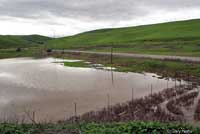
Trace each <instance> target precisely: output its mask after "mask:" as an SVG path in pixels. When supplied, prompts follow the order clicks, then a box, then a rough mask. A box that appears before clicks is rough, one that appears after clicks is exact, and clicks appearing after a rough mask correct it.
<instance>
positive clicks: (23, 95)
mask: <svg viewBox="0 0 200 134" xmlns="http://www.w3.org/2000/svg"><path fill="white" fill-rule="evenodd" d="M58 61H59V62H60V61H62V59H54V58H46V59H30V58H17V59H4V60H0V113H1V115H0V116H2V117H5V115H6V117H9V116H11V115H13V113H15V114H17V115H23V113H24V112H25V111H26V110H27V109H29V111H35V112H36V119H37V120H47V119H48V120H52V121H55V120H59V119H64V118H66V117H69V116H71V115H73V113H74V102H76V103H77V113H78V114H82V113H85V112H88V111H90V110H97V109H101V108H102V107H104V106H107V105H108V104H109V105H113V104H116V103H121V102H125V101H127V100H130V99H132V98H133V94H134V98H138V97H142V96H145V95H148V94H150V93H151V85H152V88H153V92H158V91H161V90H163V89H164V88H167V87H172V86H174V82H173V81H172V80H171V79H169V80H164V79H158V78H157V77H159V76H157V75H155V74H151V73H146V74H138V73H121V72H114V71H113V69H112V68H111V71H105V70H97V69H94V68H73V67H64V66H63V65H61V64H58V63H55V62H58ZM67 61H68V60H67ZM70 61H71V62H74V61H72V60H70ZM153 76H155V77H153ZM132 88H134V91H133V90H132ZM133 92H134V93H133ZM2 117H1V118H2Z"/></svg>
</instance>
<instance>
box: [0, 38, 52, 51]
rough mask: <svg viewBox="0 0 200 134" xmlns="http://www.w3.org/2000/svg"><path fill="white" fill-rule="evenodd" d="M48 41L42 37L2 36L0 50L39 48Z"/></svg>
mask: <svg viewBox="0 0 200 134" xmlns="http://www.w3.org/2000/svg"><path fill="white" fill-rule="evenodd" d="M48 40H50V38H49V37H45V36H41V35H22V36H20V35H0V49H7V48H17V47H31V46H37V45H40V44H43V43H44V42H46V41H48Z"/></svg>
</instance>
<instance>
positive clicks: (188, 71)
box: [53, 53, 200, 80]
mask: <svg viewBox="0 0 200 134" xmlns="http://www.w3.org/2000/svg"><path fill="white" fill-rule="evenodd" d="M53 56H56V57H62V58H64V57H65V58H67V59H68V58H71V59H81V60H85V61H89V62H91V63H94V64H102V65H104V66H112V67H115V68H116V71H120V72H139V73H141V72H151V73H157V74H160V75H163V76H167V77H177V78H182V79H185V80H187V78H188V76H189V77H190V78H191V79H190V80H192V79H194V78H193V77H192V76H195V77H196V78H199V77H200V64H194V63H184V62H180V61H167V60H154V59H140V58H139V59H138V58H128V57H116V56H114V57H113V61H112V62H113V64H111V60H110V56H106V55H105V56H103V55H96V54H85V53H66V54H57V53H54V54H53Z"/></svg>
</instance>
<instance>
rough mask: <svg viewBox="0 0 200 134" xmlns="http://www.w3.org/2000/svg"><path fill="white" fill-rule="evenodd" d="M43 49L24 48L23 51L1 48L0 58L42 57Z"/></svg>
mask: <svg viewBox="0 0 200 134" xmlns="http://www.w3.org/2000/svg"><path fill="white" fill-rule="evenodd" d="M40 51H41V50H39V49H38V48H29V49H22V51H21V52H16V50H15V49H0V59H4V58H17V57H40V56H41V52H40Z"/></svg>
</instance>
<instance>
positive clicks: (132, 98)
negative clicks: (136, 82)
mask: <svg viewBox="0 0 200 134" xmlns="http://www.w3.org/2000/svg"><path fill="white" fill-rule="evenodd" d="M133 90H134V89H133V88H132V102H133V99H134V91H133Z"/></svg>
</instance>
